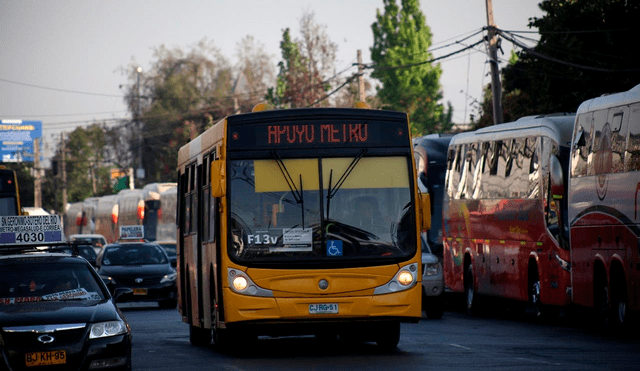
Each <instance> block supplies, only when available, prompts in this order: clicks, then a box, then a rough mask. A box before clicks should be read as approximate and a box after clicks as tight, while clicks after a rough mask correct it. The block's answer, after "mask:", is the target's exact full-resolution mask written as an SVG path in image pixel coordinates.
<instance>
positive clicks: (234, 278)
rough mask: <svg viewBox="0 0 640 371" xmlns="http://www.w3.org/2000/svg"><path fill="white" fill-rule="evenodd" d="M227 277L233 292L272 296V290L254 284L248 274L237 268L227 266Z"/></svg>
mask: <svg viewBox="0 0 640 371" xmlns="http://www.w3.org/2000/svg"><path fill="white" fill-rule="evenodd" d="M227 279H228V280H229V288H230V289H231V290H232V291H233V292H235V293H238V294H242V295H249V296H262V297H268V298H272V297H273V291H271V290H267V289H263V288H262V287H260V286H258V285H256V284H255V283H254V282H253V281H252V280H251V278H249V275H247V274H246V273H245V272H243V271H241V270H239V269H234V268H227Z"/></svg>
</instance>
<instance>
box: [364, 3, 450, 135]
mask: <svg viewBox="0 0 640 371" xmlns="http://www.w3.org/2000/svg"><path fill="white" fill-rule="evenodd" d="M401 4H402V9H400V8H399V7H398V5H397V4H396V1H395V0H384V13H381V12H380V10H378V11H377V14H376V19H377V20H376V22H375V23H373V24H372V26H371V28H372V30H373V38H374V40H373V47H372V48H371V60H372V61H373V62H374V63H375V66H374V68H375V70H374V72H373V73H372V74H371V76H372V77H374V78H377V79H378V80H380V82H381V83H382V86H381V87H379V88H378V97H379V98H380V100H381V101H382V104H383V107H384V108H386V109H391V110H396V111H404V112H407V114H408V115H409V119H410V121H411V123H412V130H413V133H412V134H413V135H422V134H426V133H431V132H443V131H446V130H448V129H449V127H450V123H444V122H442V113H443V111H444V108H443V106H442V104H440V103H438V102H439V101H440V100H441V99H442V92H441V87H440V75H441V74H442V70H441V69H440V65H439V64H436V65H433V64H431V63H428V62H427V61H428V60H429V59H431V58H432V56H431V53H429V52H428V49H429V47H430V46H431V36H432V35H431V30H430V28H429V27H428V26H427V24H426V18H425V16H424V15H423V14H422V11H421V10H420V4H419V1H418V0H401Z"/></svg>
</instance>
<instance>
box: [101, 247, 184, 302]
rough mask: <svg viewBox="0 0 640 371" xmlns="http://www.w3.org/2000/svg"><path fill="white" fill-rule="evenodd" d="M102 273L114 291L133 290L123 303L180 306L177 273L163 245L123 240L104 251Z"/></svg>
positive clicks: (102, 254)
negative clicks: (153, 303) (119, 289)
mask: <svg viewBox="0 0 640 371" xmlns="http://www.w3.org/2000/svg"><path fill="white" fill-rule="evenodd" d="M97 266H98V273H99V274H100V277H102V279H103V280H104V281H105V283H107V287H109V288H110V290H112V292H113V290H116V289H117V288H130V289H131V290H132V292H131V293H130V294H127V295H123V296H122V298H121V301H122V302H154V301H155V302H158V304H159V305H160V307H161V308H175V307H176V306H177V304H178V299H177V298H178V295H177V291H178V290H177V286H176V276H177V274H176V270H175V268H173V267H172V266H171V263H170V261H169V257H168V256H167V253H166V252H165V251H164V249H163V248H162V247H160V245H158V244H156V243H154V242H148V241H144V242H130V241H121V242H118V243H114V244H109V245H107V246H105V247H104V249H102V251H101V252H100V254H99V255H98V259H97Z"/></svg>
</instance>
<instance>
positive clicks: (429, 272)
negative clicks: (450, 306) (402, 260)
mask: <svg viewBox="0 0 640 371" xmlns="http://www.w3.org/2000/svg"><path fill="white" fill-rule="evenodd" d="M422 310H423V311H424V312H425V314H426V315H427V318H429V319H440V318H442V315H443V314H444V276H443V272H442V260H441V259H440V258H439V257H438V256H437V255H435V254H433V253H432V252H431V248H430V247H429V244H428V243H427V241H426V239H425V238H424V235H423V236H422Z"/></svg>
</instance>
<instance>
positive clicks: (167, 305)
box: [158, 299, 178, 309]
mask: <svg viewBox="0 0 640 371" xmlns="http://www.w3.org/2000/svg"><path fill="white" fill-rule="evenodd" d="M158 307H160V308H161V309H176V308H177V307H178V299H165V300H160V301H159V302H158Z"/></svg>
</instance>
